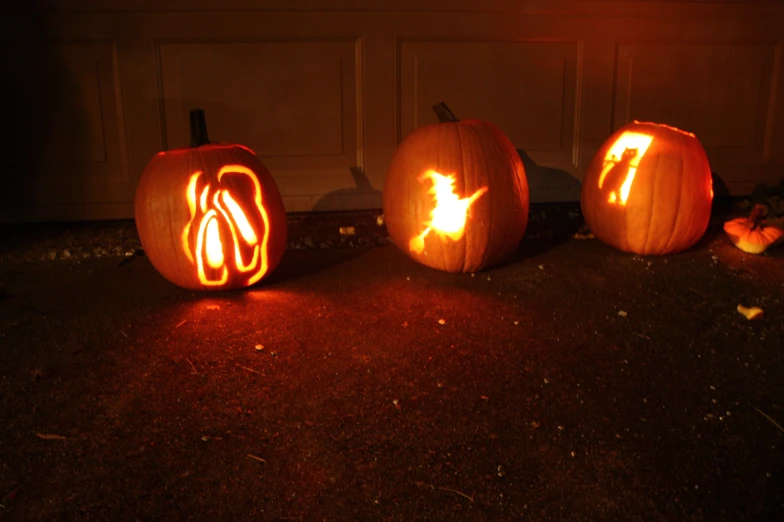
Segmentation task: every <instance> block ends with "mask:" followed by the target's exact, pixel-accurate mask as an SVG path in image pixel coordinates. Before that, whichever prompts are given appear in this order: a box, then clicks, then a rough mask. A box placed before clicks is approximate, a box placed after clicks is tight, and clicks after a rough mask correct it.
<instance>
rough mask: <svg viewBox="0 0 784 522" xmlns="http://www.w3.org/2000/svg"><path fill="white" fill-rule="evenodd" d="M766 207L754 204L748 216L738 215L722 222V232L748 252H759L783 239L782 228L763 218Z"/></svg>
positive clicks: (783, 232)
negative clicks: (738, 216)
mask: <svg viewBox="0 0 784 522" xmlns="http://www.w3.org/2000/svg"><path fill="white" fill-rule="evenodd" d="M766 214H767V208H766V207H765V206H764V205H754V208H753V209H752V210H751V214H750V215H749V217H740V218H735V219H731V220H729V221H727V222H726V223H724V232H725V233H726V234H727V236H728V237H729V238H730V241H731V242H732V244H733V245H735V246H736V247H738V248H740V249H741V250H743V251H744V252H747V253H749V254H761V253H763V252H765V251H766V250H767V249H768V248H770V247H771V246H773V245H775V244H776V243H778V242H779V241H784V229H782V228H781V226H779V225H778V224H777V223H775V222H774V221H772V220H771V221H768V220H766V219H765V215H766Z"/></svg>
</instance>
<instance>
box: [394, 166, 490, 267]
mask: <svg viewBox="0 0 784 522" xmlns="http://www.w3.org/2000/svg"><path fill="white" fill-rule="evenodd" d="M426 179H430V181H431V182H432V183H433V185H432V187H430V190H429V193H430V194H433V198H434V199H435V207H433V210H431V211H430V222H429V223H427V224H426V225H427V228H425V230H424V231H423V232H422V233H421V234H419V235H418V236H415V237H414V238H412V239H411V241H410V242H409V248H410V249H411V251H412V252H416V253H417V254H421V253H422V252H423V251H424V250H425V237H426V236H427V235H428V234H429V233H430V231H431V230H434V231H435V232H436V233H437V234H438V235H439V236H441V237H443V236H448V237H449V238H450V239H451V240H452V241H458V240H459V239H460V238H461V237H463V233H464V232H465V225H466V220H467V219H468V209H469V208H470V207H471V205H473V204H474V202H475V201H476V200H477V199H479V197H480V196H482V194H484V193H485V192H487V187H482V188H480V189H479V190H477V191H476V192H474V193H473V194H471V195H470V196H469V197H467V198H460V197H459V196H458V195H457V194H455V186H454V185H455V177H454V176H446V175H444V174H439V173H438V172H436V171H434V170H429V171H427V172H425V173H424V174H422V175H421V176H419V182H420V183H422V182H424V181H425V180H426Z"/></svg>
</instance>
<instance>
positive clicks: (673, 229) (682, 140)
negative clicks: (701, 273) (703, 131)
mask: <svg viewBox="0 0 784 522" xmlns="http://www.w3.org/2000/svg"><path fill="white" fill-rule="evenodd" d="M678 146H679V147H683V148H687V147H688V144H687V143H686V138H685V136H683V135H680V134H679V135H678ZM684 156H685V154H678V159H680V168H679V169H678V174H679V178H678V181H679V183H678V184H677V186H678V187H679V190H678V204H677V205H676V208H680V206H681V201H683V180H684V178H685V173H684V169H685V167H684V163H683V158H684ZM682 214H685V213H684V212H676V213H675V222H674V223H673V225H672V227H671V228H670V238H669V239H668V240H667V243H665V245H664V248H665V250H669V249H670V245H672V242H673V240H674V239H675V238H676V237H679V236H681V234H679V233H678V232H679V230H678V225H679V224H680V223H681V215H682Z"/></svg>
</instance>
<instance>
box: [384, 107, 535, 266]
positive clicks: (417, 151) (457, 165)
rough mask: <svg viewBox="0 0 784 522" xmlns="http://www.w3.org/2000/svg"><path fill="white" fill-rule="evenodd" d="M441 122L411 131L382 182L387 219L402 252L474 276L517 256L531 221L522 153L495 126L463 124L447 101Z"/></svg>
mask: <svg viewBox="0 0 784 522" xmlns="http://www.w3.org/2000/svg"><path fill="white" fill-rule="evenodd" d="M434 109H435V110H436V113H437V114H438V115H439V120H440V122H439V123H436V124H432V125H426V126H423V127H420V128H418V129H417V130H415V131H414V132H412V133H411V134H409V135H408V136H407V137H406V138H405V139H404V140H403V141H402V142H401V143H400V145H399V146H398V148H397V150H396V151H395V154H394V156H393V158H392V163H391V164H390V167H389V170H388V171H387V177H386V181H385V185H384V220H385V222H386V225H387V230H388V231H389V235H390V236H391V237H392V240H393V241H394V242H395V244H396V245H397V247H398V248H399V249H400V250H401V251H403V252H404V253H405V254H406V255H408V256H410V257H411V258H412V259H414V260H415V261H418V262H420V263H422V264H424V265H427V266H430V267H433V268H437V269H440V270H445V271H447V272H475V271H477V270H481V269H482V268H486V267H489V266H492V265H494V264H497V263H498V262H500V261H502V260H503V259H504V258H505V257H506V256H507V255H508V254H509V253H511V252H512V251H513V250H514V249H515V248H516V247H517V245H518V244H519V243H520V240H521V239H522V237H523V234H524V233H525V227H526V224H527V222H528V182H527V179H526V176H525V170H524V168H523V164H522V161H521V160H520V156H519V155H518V153H517V151H516V150H515V148H514V146H513V145H512V143H511V142H510V141H509V139H508V138H507V137H506V136H505V135H504V134H503V132H501V130H499V129H498V128H497V127H496V126H494V125H493V124H491V123H488V122H485V121H481V120H462V121H460V120H458V119H457V118H455V117H454V115H453V114H452V113H451V111H449V109H448V108H447V107H446V105H445V104H443V102H442V103H440V104H437V105H436V106H435V107H434Z"/></svg>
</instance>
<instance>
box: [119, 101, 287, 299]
mask: <svg viewBox="0 0 784 522" xmlns="http://www.w3.org/2000/svg"><path fill="white" fill-rule="evenodd" d="M190 116H191V146H190V147H187V148H181V149H175V150H170V151H164V152H159V153H158V154H157V155H156V156H154V157H153V158H152V160H150V162H149V163H148V165H147V167H146V168H145V170H144V172H143V173H142V176H141V179H140V180H139V185H138V186H137V189H136V198H135V202H134V204H135V217H136V228H137V230H138V232H139V238H140V239H141V242H142V246H143V248H144V252H145V254H146V255H147V257H148V258H149V259H150V262H151V263H152V265H153V266H154V267H155V269H156V270H158V272H160V273H161V275H163V276H164V277H165V278H166V279H168V280H169V281H171V282H172V283H174V284H176V285H179V286H182V287H184V288H189V289H197V290H226V289H232V288H240V287H246V286H250V285H252V284H254V283H256V282H257V281H259V280H260V279H261V278H263V277H264V276H265V275H267V274H269V273H270V272H271V271H272V270H273V269H274V268H275V267H276V266H277V265H278V263H279V262H280V259H281V257H282V256H283V252H284V250H285V248H286V212H285V210H284V208H283V200H282V199H281V196H280V192H279V191H278V188H277V185H276V184H275V180H274V179H273V178H272V176H271V175H270V173H269V172H268V171H267V169H266V168H265V167H264V165H263V164H262V163H261V161H259V159H258V158H257V157H256V154H255V153H254V152H253V151H252V150H250V149H249V148H247V147H244V146H242V145H237V144H233V143H227V144H224V143H210V142H209V140H208V138H207V126H206V121H205V119H204V113H203V112H202V111H201V110H195V111H192V112H191V114H190Z"/></svg>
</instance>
